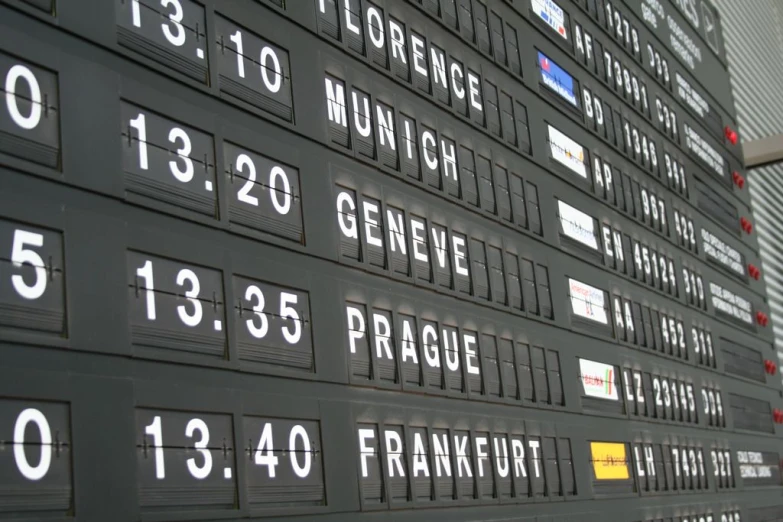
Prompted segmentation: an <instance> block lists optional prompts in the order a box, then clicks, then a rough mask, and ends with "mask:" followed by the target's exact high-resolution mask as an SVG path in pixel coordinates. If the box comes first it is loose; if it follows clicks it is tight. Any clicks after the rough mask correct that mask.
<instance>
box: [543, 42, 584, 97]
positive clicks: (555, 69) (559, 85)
mask: <svg viewBox="0 0 783 522" xmlns="http://www.w3.org/2000/svg"><path fill="white" fill-rule="evenodd" d="M538 65H539V67H540V68H541V79H542V80H543V81H544V85H546V86H547V87H549V88H550V89H552V90H553V91H555V92H556V93H557V94H559V95H560V97H561V98H563V99H564V100H565V101H567V102H568V103H570V104H571V105H573V106H574V107H579V102H578V101H577V97H576V94H574V78H573V77H572V76H571V75H570V74H568V73H567V72H566V71H565V70H564V69H563V68H562V67H560V66H559V65H557V64H556V63H555V62H553V61H552V60H550V59H549V57H548V56H547V55H545V54H544V53H542V52H541V51H539V52H538Z"/></svg>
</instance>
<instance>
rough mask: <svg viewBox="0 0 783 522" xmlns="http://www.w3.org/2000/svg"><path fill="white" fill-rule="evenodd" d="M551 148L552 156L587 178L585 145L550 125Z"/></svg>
mask: <svg viewBox="0 0 783 522" xmlns="http://www.w3.org/2000/svg"><path fill="white" fill-rule="evenodd" d="M549 148H550V150H551V151H552V157H553V158H555V159H556V160H557V161H558V162H559V163H562V164H563V165H565V166H566V167H568V168H569V169H570V170H572V171H574V172H576V173H577V174H579V175H580V176H582V177H583V178H585V179H587V167H586V166H585V149H584V147H582V146H581V145H579V144H578V143H577V142H575V141H574V140H572V139H571V138H569V137H568V136H566V135H565V134H563V133H562V132H560V131H559V130H557V129H556V128H554V127H552V126H551V125H549Z"/></svg>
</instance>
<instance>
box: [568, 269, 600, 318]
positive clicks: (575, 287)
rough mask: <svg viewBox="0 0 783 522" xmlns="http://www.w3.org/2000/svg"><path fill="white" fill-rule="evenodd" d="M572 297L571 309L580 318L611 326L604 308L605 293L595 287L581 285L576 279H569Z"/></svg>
mask: <svg viewBox="0 0 783 522" xmlns="http://www.w3.org/2000/svg"><path fill="white" fill-rule="evenodd" d="M568 288H569V291H570V295H571V309H572V310H573V311H574V313H575V314H576V315H578V316H580V317H584V318H586V319H590V320H591V321H597V322H599V323H601V324H609V321H608V320H607V318H606V309H605V308H604V291H603V290H601V289H599V288H595V287H594V286H590V285H586V284H584V283H580V282H579V281H577V280H576V279H571V278H569V279H568Z"/></svg>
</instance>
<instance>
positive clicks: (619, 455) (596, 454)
mask: <svg viewBox="0 0 783 522" xmlns="http://www.w3.org/2000/svg"><path fill="white" fill-rule="evenodd" d="M590 454H591V457H592V460H593V471H595V478H596V479H597V480H626V479H628V478H630V474H629V473H628V459H627V457H626V454H625V444H623V443H622V442H591V443H590Z"/></svg>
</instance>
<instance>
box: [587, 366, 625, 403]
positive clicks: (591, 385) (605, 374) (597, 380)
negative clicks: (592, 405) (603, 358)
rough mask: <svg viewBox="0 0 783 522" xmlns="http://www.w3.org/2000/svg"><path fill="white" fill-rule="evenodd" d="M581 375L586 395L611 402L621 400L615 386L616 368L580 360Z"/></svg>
mask: <svg viewBox="0 0 783 522" xmlns="http://www.w3.org/2000/svg"><path fill="white" fill-rule="evenodd" d="M579 373H581V374H582V385H583V386H584V389H585V395H587V396H589V397H598V398H599V399H607V400H611V401H617V400H620V397H619V396H618V395H617V387H616V386H615V385H614V378H615V371H614V366H612V365H610V364H603V363H599V362H595V361H589V360H587V359H579Z"/></svg>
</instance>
